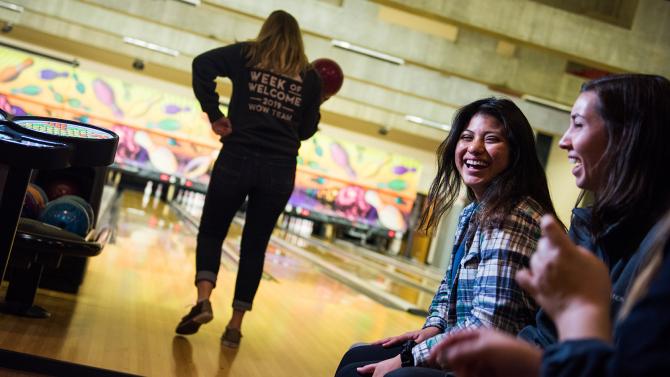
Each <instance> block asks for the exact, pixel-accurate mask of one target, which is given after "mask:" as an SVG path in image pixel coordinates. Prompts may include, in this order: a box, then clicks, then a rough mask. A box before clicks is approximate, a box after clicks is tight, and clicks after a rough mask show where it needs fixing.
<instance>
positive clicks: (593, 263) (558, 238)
mask: <svg viewBox="0 0 670 377" xmlns="http://www.w3.org/2000/svg"><path fill="white" fill-rule="evenodd" d="M541 226H542V238H541V239H540V241H539V242H538V247H537V251H536V252H535V253H534V254H533V256H532V257H531V259H530V269H524V270H521V271H519V272H518V273H517V275H516V280H517V282H518V283H519V285H520V286H521V287H522V288H523V289H525V290H526V291H528V292H529V293H530V294H531V295H532V296H533V298H535V300H536V301H537V302H538V303H539V304H540V305H541V306H542V308H543V309H544V310H545V311H546V312H547V314H549V315H550V316H551V318H552V319H553V320H554V322H555V323H556V326H557V328H558V331H559V335H560V338H561V340H566V339H575V338H584V337H596V338H600V339H603V340H609V339H610V320H609V308H610V294H611V293H610V292H611V282H610V277H609V271H608V269H607V266H605V264H604V263H603V262H601V261H600V260H599V259H598V258H597V257H596V256H595V255H593V253H591V252H590V251H588V250H586V249H584V248H583V247H580V246H577V245H575V244H574V243H572V241H571V240H570V238H568V236H567V235H566V234H565V232H563V230H562V229H561V227H560V226H559V225H558V223H557V222H556V220H555V219H554V218H553V217H552V216H549V215H545V216H544V217H543V218H542V223H541Z"/></svg>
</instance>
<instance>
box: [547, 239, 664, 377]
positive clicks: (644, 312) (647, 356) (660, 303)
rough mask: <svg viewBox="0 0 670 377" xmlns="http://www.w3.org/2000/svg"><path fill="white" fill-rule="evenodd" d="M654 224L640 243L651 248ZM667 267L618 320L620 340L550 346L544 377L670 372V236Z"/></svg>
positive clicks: (643, 248)
mask: <svg viewBox="0 0 670 377" xmlns="http://www.w3.org/2000/svg"><path fill="white" fill-rule="evenodd" d="M653 233H654V230H652V231H651V232H650V236H649V237H648V238H646V239H645V240H644V241H643V243H642V245H641V247H640V249H641V254H645V253H646V251H647V248H648V246H649V244H650V242H649V241H651V239H652V238H653ZM663 254H664V260H663V264H662V266H661V270H660V271H659V272H658V274H657V275H656V277H655V278H654V280H653V281H652V283H651V285H650V287H649V290H648V292H647V294H646V296H644V297H643V298H642V299H641V300H640V301H639V302H638V303H637V304H636V305H635V306H634V307H633V309H632V310H631V312H630V313H629V315H628V317H626V318H625V319H624V320H623V321H621V322H619V323H616V324H615V328H614V345H609V344H607V343H604V342H602V341H598V340H593V339H591V340H575V341H568V342H562V343H558V344H555V345H551V346H549V347H547V348H546V350H545V352H544V356H543V360H542V373H541V375H542V376H543V377H563V376H565V377H567V376H570V377H579V376H585V377H586V376H589V377H599V376H603V377H605V376H607V377H614V376H645V377H653V376H670V257H669V256H668V254H670V242H668V243H666V245H665V250H664V251H663Z"/></svg>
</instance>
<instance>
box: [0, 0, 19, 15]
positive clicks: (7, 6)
mask: <svg viewBox="0 0 670 377" xmlns="http://www.w3.org/2000/svg"><path fill="white" fill-rule="evenodd" d="M0 8H4V9H9V10H11V11H13V12H16V13H23V9H24V8H23V7H22V6H20V5H17V4H14V3H10V2H7V1H0Z"/></svg>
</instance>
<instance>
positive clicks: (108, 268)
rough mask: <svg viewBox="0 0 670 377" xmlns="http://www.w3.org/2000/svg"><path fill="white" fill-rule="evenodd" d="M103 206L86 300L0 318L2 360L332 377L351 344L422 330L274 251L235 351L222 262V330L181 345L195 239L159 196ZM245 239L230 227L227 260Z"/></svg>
mask: <svg viewBox="0 0 670 377" xmlns="http://www.w3.org/2000/svg"><path fill="white" fill-rule="evenodd" d="M104 197H105V199H104V200H103V201H104V203H103V206H102V207H101V208H107V210H104V212H101V213H102V214H103V215H101V218H100V222H99V224H100V226H105V225H114V224H115V225H116V230H115V231H114V236H113V240H111V241H110V243H108V244H107V246H106V247H105V249H104V250H103V252H102V253H101V254H100V255H99V256H96V257H94V258H90V260H89V263H88V270H87V272H86V277H85V279H84V282H83V284H82V286H81V287H80V290H79V293H78V294H76V295H74V294H65V293H61V292H53V291H49V290H45V289H40V290H39V291H38V295H37V297H36V304H39V305H42V306H44V307H45V308H47V309H48V310H49V311H50V312H51V313H52V317H51V318H50V319H46V320H34V319H26V318H22V317H15V316H10V315H6V314H0V348H3V349H6V350H10V351H17V352H24V353H29V354H32V355H36V356H41V357H46V358H52V359H56V360H62V361H67V362H71V363H77V364H85V365H89V366H94V367H100V368H106V369H112V370H117V371H122V372H126V373H133V374H138V375H143V376H214V375H220V376H227V375H229V376H249V377H256V376H259V377H260V376H266V375H267V371H272V375H277V376H324V375H332V374H333V371H334V370H335V368H336V367H337V363H338V362H339V360H340V356H341V355H342V354H343V353H344V351H345V350H346V349H348V348H349V346H350V345H351V344H352V343H354V342H359V341H372V340H376V339H381V338H383V337H387V336H392V335H397V334H401V333H404V332H406V331H408V330H410V329H416V328H420V327H421V325H422V323H423V319H422V318H420V317H417V316H414V315H411V314H409V313H406V312H403V311H400V310H393V309H391V308H389V307H388V306H385V305H381V304H379V302H376V301H375V300H372V299H370V298H369V297H368V296H366V295H364V294H361V293H360V292H359V291H356V290H353V289H351V288H349V287H348V286H347V285H345V284H342V283H340V282H338V281H337V280H335V279H332V278H331V277H330V276H329V275H328V274H325V273H324V272H323V270H321V269H320V268H318V267H316V266H315V264H313V263H312V262H311V261H309V260H306V259H304V258H298V257H296V256H295V255H294V254H292V253H290V252H288V251H286V250H284V249H283V248H281V247H277V246H275V245H274V244H273V245H271V247H270V248H269V252H268V253H267V259H266V263H265V266H266V273H267V275H268V276H269V275H271V276H272V277H273V278H272V279H269V280H266V281H263V282H262V283H261V286H260V288H259V291H258V294H257V296H256V300H255V302H254V309H253V310H252V311H251V312H249V313H248V314H247V316H245V324H244V327H243V334H244V338H243V340H242V345H241V347H240V348H239V349H237V350H230V349H228V348H226V347H223V346H221V343H220V336H221V334H222V332H223V330H224V327H225V324H226V320H227V319H228V316H229V315H230V313H231V308H230V305H231V301H232V297H233V287H234V284H235V276H236V273H235V271H236V268H237V265H236V263H235V262H234V260H233V259H232V258H230V257H228V256H226V255H224V257H223V258H222V268H221V270H220V274H219V280H218V282H217V283H218V285H217V289H216V290H215V291H214V294H213V296H212V298H211V300H212V306H213V307H214V312H215V319H214V321H212V322H211V323H209V324H207V325H206V326H203V327H202V328H201V329H200V331H199V332H198V333H197V334H195V335H193V336H188V337H181V336H175V334H174V328H175V325H176V324H177V322H178V321H179V319H180V318H181V316H183V315H184V314H185V313H186V312H187V311H188V309H189V307H190V306H191V305H192V304H193V302H194V300H195V289H194V286H193V283H192V281H193V280H192V279H193V276H194V273H195V271H194V270H195V266H194V263H193V262H194V259H195V257H194V250H195V243H196V238H195V228H194V227H193V226H192V225H190V224H188V223H186V222H185V221H184V218H183V217H182V216H179V215H178V214H177V213H176V212H175V211H174V208H173V207H172V206H170V205H167V204H166V203H164V202H161V201H159V200H158V199H156V198H154V197H152V196H151V195H148V196H143V195H142V193H141V192H134V191H129V190H125V191H123V192H122V193H121V194H120V195H116V194H114V195H109V194H108V192H107V191H106V192H105V193H104ZM110 198H111V199H110ZM108 201H110V203H107V202H108ZM105 213H106V214H105ZM239 230H240V229H239V227H238V225H234V226H233V227H232V229H231V240H230V241H229V242H227V245H226V248H232V249H235V247H236V244H237V243H238V241H236V240H239ZM234 253H235V251H234V250H233V254H234ZM3 290H4V287H2V289H0V294H2V293H3V292H2V291H3ZM287 349H290V350H291V352H287V351H286V350H287Z"/></svg>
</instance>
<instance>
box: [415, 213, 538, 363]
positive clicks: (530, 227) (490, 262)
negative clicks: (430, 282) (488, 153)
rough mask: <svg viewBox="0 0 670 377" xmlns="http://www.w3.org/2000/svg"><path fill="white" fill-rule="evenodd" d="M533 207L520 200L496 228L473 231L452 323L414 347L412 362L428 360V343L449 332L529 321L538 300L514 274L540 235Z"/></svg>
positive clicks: (513, 327) (514, 326)
mask: <svg viewBox="0 0 670 377" xmlns="http://www.w3.org/2000/svg"><path fill="white" fill-rule="evenodd" d="M537 207H538V206H537V204H536V203H534V202H533V204H530V202H529V201H528V200H523V201H521V202H520V203H519V204H518V205H517V206H516V207H515V208H514V209H513V210H512V213H511V214H509V215H508V216H506V218H505V220H504V221H503V224H501V225H500V226H499V227H497V228H494V229H482V230H481V232H480V231H479V230H478V231H477V233H475V240H474V241H473V245H472V246H471V247H470V250H469V251H468V252H467V254H466V255H465V256H464V257H463V262H462V263H461V270H460V271H459V273H458V281H457V284H456V285H457V287H456V288H455V289H456V290H457V293H458V294H457V295H455V297H454V298H453V299H452V300H451V301H452V303H451V305H452V307H451V309H450V310H455V311H456V316H455V317H456V323H449V326H448V327H446V328H445V332H444V333H443V334H438V335H437V336H435V337H433V338H430V339H428V340H426V341H424V342H422V343H420V344H418V345H417V346H416V347H414V349H413V350H412V353H413V355H414V360H415V364H416V365H426V364H427V361H428V357H429V355H430V350H431V348H433V346H435V345H436V344H438V343H439V342H440V341H441V340H442V339H444V338H445V336H447V334H450V333H454V332H458V331H461V330H465V329H474V328H479V327H491V328H496V329H501V330H503V331H505V332H509V333H516V332H518V331H519V329H520V328H521V327H523V326H524V325H526V324H528V323H530V322H531V321H532V320H533V315H534V313H535V311H536V309H537V307H536V304H535V303H534V302H533V300H532V299H531V298H530V296H529V295H528V294H526V293H525V292H524V291H523V290H522V289H521V287H520V286H519V285H518V284H517V283H516V281H515V280H514V276H515V275H516V273H517V271H519V270H521V269H523V268H525V267H526V266H527V265H528V260H529V258H530V256H531V254H532V253H533V252H534V251H535V248H536V246H537V240H538V239H539V238H540V224H539V222H540V218H541V213H540V212H539V209H538V208H537ZM478 234H479V235H480V236H478Z"/></svg>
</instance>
